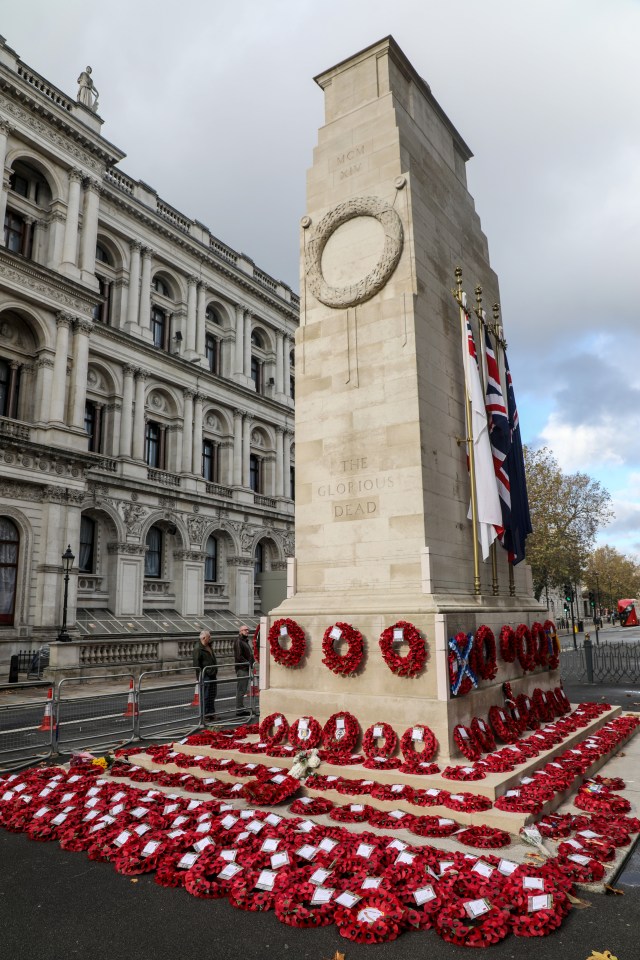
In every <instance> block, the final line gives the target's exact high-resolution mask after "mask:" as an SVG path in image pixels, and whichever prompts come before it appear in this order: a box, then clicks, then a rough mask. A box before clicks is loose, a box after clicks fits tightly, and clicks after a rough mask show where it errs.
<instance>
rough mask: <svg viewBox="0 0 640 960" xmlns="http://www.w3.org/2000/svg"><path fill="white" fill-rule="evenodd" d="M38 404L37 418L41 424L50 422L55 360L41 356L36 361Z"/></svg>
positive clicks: (36, 407) (36, 406)
mask: <svg viewBox="0 0 640 960" xmlns="http://www.w3.org/2000/svg"><path fill="white" fill-rule="evenodd" d="M35 366H36V402H35V417H36V419H37V420H39V421H40V422H41V423H46V422H47V421H48V420H49V415H50V413H51V384H52V382H53V360H52V359H51V357H47V356H42V355H41V356H39V357H38V359H37V360H36V364H35Z"/></svg>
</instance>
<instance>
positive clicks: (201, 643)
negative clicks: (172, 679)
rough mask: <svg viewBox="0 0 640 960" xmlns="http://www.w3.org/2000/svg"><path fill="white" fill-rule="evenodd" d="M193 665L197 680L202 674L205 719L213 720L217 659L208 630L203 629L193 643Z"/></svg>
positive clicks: (214, 713)
mask: <svg viewBox="0 0 640 960" xmlns="http://www.w3.org/2000/svg"><path fill="white" fill-rule="evenodd" d="M193 665H194V667H195V668H196V679H197V680H199V679H200V676H201V674H202V681H203V691H204V692H203V696H204V715H205V720H215V719H216V692H217V687H218V684H217V682H216V681H217V679H218V661H217V660H216V655H215V653H214V652H213V644H212V641H211V634H210V632H209V631H208V630H203V631H202V633H201V634H200V637H199V639H198V640H196V642H195V643H194V645H193Z"/></svg>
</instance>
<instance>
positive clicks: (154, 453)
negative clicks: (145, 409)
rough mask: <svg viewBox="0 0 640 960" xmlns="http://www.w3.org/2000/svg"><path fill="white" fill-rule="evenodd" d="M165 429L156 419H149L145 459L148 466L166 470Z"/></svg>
mask: <svg viewBox="0 0 640 960" xmlns="http://www.w3.org/2000/svg"><path fill="white" fill-rule="evenodd" d="M163 440H164V430H162V429H161V428H160V424H159V423H156V422H155V420H147V425H146V427H145V434H144V459H145V461H146V464H147V466H148V467H153V468H154V469H155V470H164V449H163V447H164V443H163Z"/></svg>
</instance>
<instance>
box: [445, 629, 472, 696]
mask: <svg viewBox="0 0 640 960" xmlns="http://www.w3.org/2000/svg"><path fill="white" fill-rule="evenodd" d="M472 650H473V635H472V634H468V635H467V634H466V633H456V635H455V637H449V655H448V660H449V686H450V687H451V693H452V695H453V696H454V697H464V696H466V695H467V694H468V693H469V691H470V690H472V689H473V688H474V687H477V686H478V680H477V677H476V675H475V673H474V672H473V668H472V667H471V665H470V662H469V661H470V660H471V651H472Z"/></svg>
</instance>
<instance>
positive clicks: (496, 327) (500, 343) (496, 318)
mask: <svg viewBox="0 0 640 960" xmlns="http://www.w3.org/2000/svg"><path fill="white" fill-rule="evenodd" d="M493 335H494V337H495V339H496V351H500V350H502V352H503V354H504V348H505V346H506V344H505V341H504V337H503V335H502V324H501V323H500V304H499V303H494V305H493ZM496 359H497V360H498V372H499V374H500V380H501V381H502V370H501V368H500V362H499V359H500V355H499V353H497V357H496ZM501 385H502V384H501ZM506 386H507V384H505V387H506ZM503 393H504V395H505V396H506V395H507V394H506V391H505V390H503ZM508 566H509V596H510V597H515V595H516V583H515V577H514V575H513V563H512V561H511V560H509V561H508Z"/></svg>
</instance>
